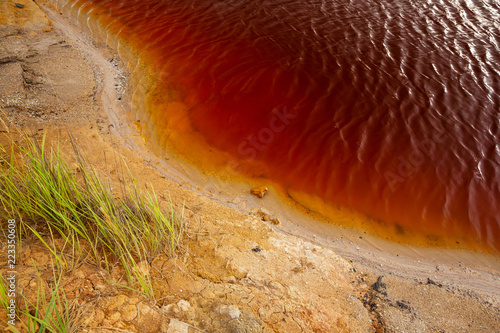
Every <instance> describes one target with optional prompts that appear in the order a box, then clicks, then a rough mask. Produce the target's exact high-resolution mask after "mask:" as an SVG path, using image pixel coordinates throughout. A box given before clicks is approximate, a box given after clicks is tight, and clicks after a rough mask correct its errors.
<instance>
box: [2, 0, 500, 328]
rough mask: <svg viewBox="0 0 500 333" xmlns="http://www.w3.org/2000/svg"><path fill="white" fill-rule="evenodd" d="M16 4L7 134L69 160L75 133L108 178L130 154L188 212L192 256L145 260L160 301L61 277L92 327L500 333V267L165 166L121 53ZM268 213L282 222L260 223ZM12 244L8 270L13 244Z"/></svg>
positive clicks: (10, 21) (135, 168) (8, 55)
mask: <svg viewBox="0 0 500 333" xmlns="http://www.w3.org/2000/svg"><path fill="white" fill-rule="evenodd" d="M18 3H21V4H23V5H24V8H18V7H16V6H15V2H13V1H6V0H3V1H0V24H1V26H0V75H1V77H2V79H1V82H0V108H1V109H2V110H3V111H4V112H5V113H6V114H7V116H8V118H7V117H4V116H3V115H2V119H4V121H5V122H6V123H8V130H9V132H10V133H9V134H10V135H14V136H15V135H16V131H17V129H19V128H21V129H23V130H28V131H31V132H32V133H34V134H35V135H37V136H41V135H42V133H44V132H46V133H48V136H49V139H50V140H52V141H55V140H58V141H59V142H60V143H61V144H62V148H63V150H64V151H66V153H67V154H68V156H70V155H71V154H70V145H69V142H68V135H67V131H70V132H71V134H72V135H73V136H74V137H75V138H76V140H77V141H78V144H79V145H80V147H81V149H82V150H83V151H84V152H85V154H86V155H87V156H88V157H89V159H90V160H91V162H93V163H94V164H95V165H96V166H97V167H98V168H99V169H100V170H103V172H104V171H106V170H107V171H108V172H109V174H110V175H111V176H112V177H116V175H117V174H118V173H119V171H118V170H117V167H113V165H108V166H106V163H105V161H104V156H108V158H109V157H110V156H118V157H117V158H123V159H124V160H125V161H126V162H127V164H128V165H129V167H130V169H131V170H132V172H133V173H134V174H135V175H136V176H137V178H138V179H139V180H140V181H141V182H143V183H152V184H154V186H155V190H156V192H157V193H159V194H160V197H161V198H162V205H163V206H164V207H165V208H167V206H168V201H169V200H172V203H173V205H174V207H175V208H176V210H178V211H179V212H180V211H184V217H185V223H186V229H187V231H186V239H185V246H184V251H183V253H181V254H180V255H179V257H178V258H177V259H175V260H168V259H167V258H161V257H158V258H156V259H155V260H153V261H152V262H151V263H145V265H146V266H147V269H149V270H150V272H151V273H150V274H151V275H152V276H153V277H154V279H155V292H156V297H155V299H154V300H149V299H146V298H145V297H144V296H141V295H138V294H136V293H133V292H130V291H127V290H125V289H123V288H118V287H117V286H116V285H113V284H112V283H111V281H115V282H116V281H120V272H119V270H118V269H117V270H116V272H112V274H111V275H109V274H108V273H107V272H104V271H102V270H101V269H99V268H98V267H96V266H95V265H91V264H83V265H81V266H79V267H75V268H73V269H69V270H68V271H67V272H66V273H65V274H64V279H63V280H64V282H65V290H67V292H68V293H70V294H71V295H72V296H73V297H74V299H75V302H77V304H78V305H79V306H80V311H81V315H80V319H81V320H80V324H81V326H82V327H84V328H83V329H82V331H87V332H91V331H92V332H94V331H95V332H106V331H109V332H116V330H117V329H118V330H122V331H129V332H167V331H168V332H175V330H174V328H173V327H174V326H175V325H177V324H178V322H176V320H179V321H181V322H183V323H186V324H189V325H190V326H186V325H184V326H183V325H182V324H179V325H180V326H179V327H182V328H180V329H179V331H182V329H184V331H188V330H189V331H192V332H196V331H199V330H203V331H206V332H463V331H468V332H496V331H500V260H499V258H498V257H495V256H490V255H485V254H479V253H474V252H470V251H465V250H445V249H427V248H418V247H411V246H404V245H398V244H393V243H389V242H386V241H384V240H380V239H378V238H375V237H373V236H371V235H367V234H365V233H362V232H357V231H354V230H349V229H344V228H339V227H335V226H333V225H328V224H324V223H319V222H318V221H316V220H314V219H313V218H311V217H308V216H306V215H305V214H302V213H299V212H297V211H294V210H292V209H290V208H289V207H287V206H286V205H284V204H283V203H282V202H280V200H279V199H278V198H277V197H275V196H273V191H272V189H271V191H270V193H269V194H268V195H267V196H266V197H264V198H263V199H258V198H256V197H253V196H251V195H250V194H249V189H250V188H249V185H248V184H245V183H241V184H225V183H223V182H221V181H220V180H218V179H216V178H214V177H213V176H210V175H204V174H202V173H199V172H198V171H197V170H194V169H193V168H192V167H191V166H189V165H183V164H182V162H181V161H180V160H178V159H176V158H175V156H169V159H168V160H166V159H160V158H158V157H157V156H155V155H154V154H153V153H152V152H151V151H149V150H148V146H147V145H146V143H145V140H144V139H143V138H142V137H141V135H140V132H139V130H138V129H137V127H136V125H134V123H133V121H131V120H130V119H131V118H130V114H131V110H130V104H129V103H128V102H126V100H127V98H124V97H126V96H127V92H130V91H131V87H129V86H127V83H126V79H127V76H128V75H127V73H125V71H124V70H123V69H121V66H120V60H119V59H118V58H117V56H116V55H115V53H114V51H113V50H108V49H105V48H104V47H103V46H102V45H101V44H99V42H98V41H93V40H91V39H90V38H89V37H87V36H86V35H84V34H83V33H82V32H81V30H80V29H79V28H78V27H76V26H74V25H72V24H71V23H70V22H69V21H68V20H66V18H65V17H64V15H59V13H57V12H54V11H52V10H50V9H48V8H46V7H43V6H42V8H43V11H42V10H41V9H40V8H39V7H38V6H37V4H35V3H34V2H32V1H30V0H23V1H21V0H19V2H18ZM2 131H3V132H6V131H7V129H3V130H2ZM4 142H5V139H4V138H3V137H2V143H4ZM263 185H264V184H263ZM262 212H265V213H266V214H269V215H271V216H273V217H279V219H280V221H281V222H282V223H281V224H280V225H277V226H276V225H274V224H272V223H270V222H268V221H263V218H262V217H263V214H262ZM30 244H31V243H29V240H27V244H26V246H23V247H22V249H21V250H20V254H19V256H20V258H21V265H20V266H19V267H18V268H19V271H20V279H19V281H18V286H19V288H21V289H23V288H24V289H23V290H27V291H29V290H35V289H34V288H35V287H36V283H35V284H33V283H34V282H33V281H34V279H33V277H34V275H35V270H34V267H33V264H32V261H31V259H35V260H36V262H37V266H38V268H39V269H41V270H42V271H43V272H44V274H45V273H47V279H49V278H50V277H49V274H48V273H50V271H51V269H50V267H51V264H50V260H49V255H48V253H47V252H46V251H45V250H44V249H43V248H42V247H40V246H37V245H36V244H31V245H30ZM2 248H3V249H2V255H1V256H0V265H2V266H0V270H1V271H2V274H3V273H4V272H5V271H6V266H5V263H6V257H5V251H4V250H5V243H4V242H3V241H2ZM1 311H2V310H0V317H1V319H2V320H3V319H4V317H5V314H4V313H3V312H1ZM98 327H99V328H98ZM104 328H108V329H104Z"/></svg>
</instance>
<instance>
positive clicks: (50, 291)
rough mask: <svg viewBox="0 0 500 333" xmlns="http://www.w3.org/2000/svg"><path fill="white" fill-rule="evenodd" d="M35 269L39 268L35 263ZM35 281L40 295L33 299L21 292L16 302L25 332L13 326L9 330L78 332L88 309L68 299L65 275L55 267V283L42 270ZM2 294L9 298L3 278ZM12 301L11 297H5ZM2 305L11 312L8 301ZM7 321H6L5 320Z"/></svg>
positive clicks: (0, 278) (15, 332) (57, 332)
mask: <svg viewBox="0 0 500 333" xmlns="http://www.w3.org/2000/svg"><path fill="white" fill-rule="evenodd" d="M33 265H34V267H35V269H36V265H35V264H33ZM36 272H37V275H36V278H35V279H34V281H36V294H35V295H33V296H34V297H32V298H33V300H30V298H29V297H28V296H27V295H25V294H23V293H20V295H19V297H18V298H17V300H18V301H19V302H20V303H16V311H17V313H16V315H17V318H18V319H16V321H19V318H20V317H21V318H22V321H21V330H19V329H18V328H16V327H14V326H9V330H10V331H11V332H14V333H18V332H21V331H27V332H38V333H42V332H54V333H71V332H77V331H78V329H79V327H80V324H81V322H82V321H83V316H82V314H83V310H84V307H81V306H80V307H79V306H77V303H76V302H75V301H73V302H71V301H70V300H68V298H67V297H66V293H65V291H64V289H63V288H62V285H61V283H62V282H61V280H62V272H57V271H56V270H55V268H54V267H53V276H52V281H51V283H50V284H49V283H47V281H45V280H44V279H43V278H42V277H41V274H40V272H39V271H38V270H36ZM0 295H5V296H6V295H7V290H6V288H5V285H4V281H3V279H2V277H1V276H0ZM4 300H5V301H7V300H8V298H7V297H5V298H4ZM0 305H1V306H2V307H3V308H4V309H7V303H6V302H0ZM2 321H3V318H2Z"/></svg>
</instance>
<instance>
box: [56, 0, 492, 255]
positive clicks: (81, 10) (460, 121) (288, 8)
mask: <svg viewBox="0 0 500 333" xmlns="http://www.w3.org/2000/svg"><path fill="white" fill-rule="evenodd" d="M60 2H61V1H60ZM62 2H63V3H65V2H64V1H62ZM65 6H66V8H68V6H72V11H73V12H74V13H76V12H78V15H80V16H81V15H89V16H90V17H91V19H92V20H97V21H98V22H99V24H100V25H101V26H102V27H104V29H105V30H107V31H108V32H111V33H112V34H115V35H117V36H119V38H121V40H122V41H124V42H127V43H129V45H131V47H132V48H133V49H134V50H135V51H136V52H137V53H138V55H139V56H140V57H141V59H143V61H145V62H146V63H147V66H148V68H149V70H150V73H151V74H152V78H153V82H152V83H151V86H152V88H151V90H150V91H149V92H148V93H147V98H146V99H145V100H144V104H145V105H146V107H147V109H148V115H147V118H149V121H150V124H152V125H151V127H153V129H152V130H153V132H154V133H155V135H156V138H157V140H156V141H157V142H160V144H162V145H170V146H173V147H176V148H177V150H178V151H179V152H181V153H182V154H183V155H184V156H185V157H186V158H188V159H191V160H192V161H193V162H194V163H198V164H199V165H200V166H201V167H202V168H207V169H209V168H212V170H213V169H214V168H215V169H217V168H219V169H220V173H221V174H222V173H224V172H226V171H227V170H228V169H231V170H233V171H237V172H239V173H240V174H242V175H245V176H247V177H254V178H255V177H257V178H259V179H268V180H270V181H272V182H274V183H277V184H279V186H280V187H281V188H282V189H283V192H284V193H288V194H290V195H291V196H292V197H294V198H295V199H297V200H298V198H299V197H301V198H304V203H306V205H307V203H309V204H310V206H314V208H315V209H316V208H318V207H319V208H318V209H319V210H321V207H324V206H331V207H337V206H339V207H344V208H347V209H351V210H353V211H356V212H360V213H362V214H364V215H365V216H368V217H369V218H371V219H372V220H373V221H378V224H377V223H375V224H373V225H372V226H371V227H370V228H368V229H371V230H372V231H375V232H376V233H379V234H389V235H391V234H392V235H396V236H398V235H399V236H398V237H399V238H405V237H407V238H408V239H410V238H411V237H412V236H414V235H421V236H422V237H423V238H424V239H428V240H438V241H439V240H443V242H444V240H445V239H446V240H447V244H450V242H452V243H453V244H455V243H460V244H465V245H467V246H469V247H473V248H478V249H486V250H493V251H499V250H500V208H499V207H500V205H499V204H498V202H499V197H500V195H499V194H500V157H499V155H500V145H499V134H500V130H499V125H500V117H499V110H500V107H499V106H500V103H499V100H500V98H499V92H500V65H499V64H500V29H499V25H498V22H500V8H499V5H498V3H497V2H495V1H494V0H485V1H482V2H477V3H471V2H466V1H461V0H459V1H451V0H443V1H419V2H416V1H409V0H398V1H391V0H381V1H375V0H364V1H355V0H354V1H353V0H350V1H348V0H340V1H325V0H323V1H321V0H307V1H305V0H287V1H279V0H278V1H272V2H271V1H266V0H260V1H257V0H234V1H205V0H200V1H162V0H141V1H139V0H128V1H126V0H102V1H97V0H93V1H91V0H80V1H69V2H67V3H66V4H65ZM295 194H297V195H296V197H295ZM305 198H307V199H305ZM315 200H316V201H317V202H316V203H314V202H313V201H315ZM327 210H328V209H327V208H325V209H324V211H325V212H326V211H327ZM396 238H397V237H396Z"/></svg>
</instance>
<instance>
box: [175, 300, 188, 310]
mask: <svg viewBox="0 0 500 333" xmlns="http://www.w3.org/2000/svg"><path fill="white" fill-rule="evenodd" d="M177 306H178V307H179V309H181V311H184V312H186V311H188V310H189V309H190V308H191V304H189V302H188V301H185V300H183V299H181V300H180V301H179V302H178V303H177Z"/></svg>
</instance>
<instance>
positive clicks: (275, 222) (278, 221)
mask: <svg viewBox="0 0 500 333" xmlns="http://www.w3.org/2000/svg"><path fill="white" fill-rule="evenodd" d="M271 223H272V224H274V225H280V224H281V221H280V219H279V218H275V219H272V220H271Z"/></svg>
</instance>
